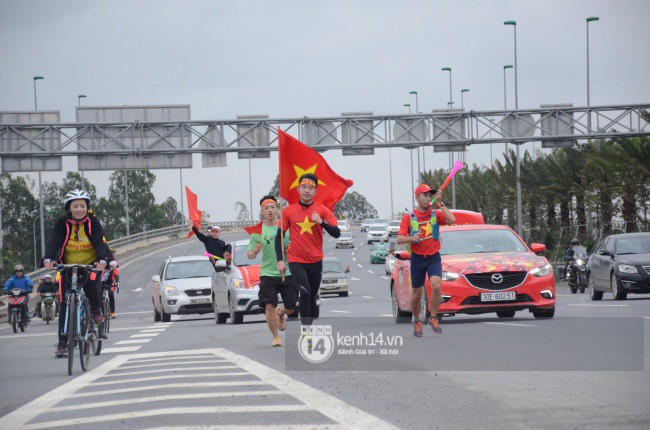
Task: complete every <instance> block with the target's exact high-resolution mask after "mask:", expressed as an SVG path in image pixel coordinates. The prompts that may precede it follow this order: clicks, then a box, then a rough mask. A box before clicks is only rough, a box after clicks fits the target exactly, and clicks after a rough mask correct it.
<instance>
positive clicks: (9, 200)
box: [0, 173, 40, 279]
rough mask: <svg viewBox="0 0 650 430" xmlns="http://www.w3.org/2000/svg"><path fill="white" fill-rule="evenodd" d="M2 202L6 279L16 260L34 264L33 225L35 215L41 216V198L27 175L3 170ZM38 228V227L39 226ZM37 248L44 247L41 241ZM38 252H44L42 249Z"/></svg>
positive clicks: (24, 263)
mask: <svg viewBox="0 0 650 430" xmlns="http://www.w3.org/2000/svg"><path fill="white" fill-rule="evenodd" d="M0 204H1V205H2V234H3V240H2V268H3V269H4V271H3V273H2V277H3V279H4V278H6V277H7V273H11V271H12V270H13V267H14V266H15V265H16V264H22V265H23V266H25V267H33V264H34V263H33V262H34V249H33V248H34V247H33V244H32V242H33V232H32V226H33V225H34V224H33V221H34V219H35V217H37V216H38V210H37V208H38V202H37V200H36V198H35V197H34V195H33V194H32V192H31V190H30V184H29V183H28V182H27V181H26V180H25V178H24V177H22V176H16V177H12V176H11V174H9V173H2V174H0ZM37 222H38V221H37ZM36 228H37V229H38V226H37V227H36ZM37 240H38V237H37ZM37 248H38V249H40V246H38V244H37ZM37 253H39V254H40V251H37Z"/></svg>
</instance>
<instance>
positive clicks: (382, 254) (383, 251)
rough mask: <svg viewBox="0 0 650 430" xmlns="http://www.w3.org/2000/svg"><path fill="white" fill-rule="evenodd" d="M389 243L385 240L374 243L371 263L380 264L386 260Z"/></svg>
mask: <svg viewBox="0 0 650 430" xmlns="http://www.w3.org/2000/svg"><path fill="white" fill-rule="evenodd" d="M388 255H389V254H388V244H387V243H385V242H379V243H375V244H374V245H372V248H370V263H371V264H379V263H383V262H384V261H386V258H388Z"/></svg>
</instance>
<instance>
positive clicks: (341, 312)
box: [330, 311, 350, 314]
mask: <svg viewBox="0 0 650 430" xmlns="http://www.w3.org/2000/svg"><path fill="white" fill-rule="evenodd" d="M330 312H334V313H337V314H349V313H350V311H330Z"/></svg>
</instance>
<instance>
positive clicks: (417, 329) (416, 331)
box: [413, 321, 422, 337]
mask: <svg viewBox="0 0 650 430" xmlns="http://www.w3.org/2000/svg"><path fill="white" fill-rule="evenodd" d="M413 336H415V337H422V321H416V322H414V323H413Z"/></svg>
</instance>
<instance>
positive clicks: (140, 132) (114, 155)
mask: <svg viewBox="0 0 650 430" xmlns="http://www.w3.org/2000/svg"><path fill="white" fill-rule="evenodd" d="M648 110H650V104H638V105H613V106H590V107H572V106H570V105H556V106H550V105H545V106H542V107H541V108H539V109H527V110H525V109H524V110H522V109H520V110H499V111H464V110H442V111H434V112H431V113H424V114H405V115H373V114H371V113H368V112H365V113H349V114H343V115H341V116H336V117H317V118H310V117H303V118H276V119H270V118H268V117H267V116H253V115H251V116H246V117H239V118H238V119H235V120H215V121H167V122H149V121H133V122H101V123H45V122H43V123H38V124H36V123H27V124H26V123H0V157H1V159H2V170H3V171H18V172H24V171H46V170H60V169H61V163H60V157H61V156H77V157H79V169H80V170H117V169H143V168H147V169H159V168H189V167H192V159H191V154H192V153H201V154H204V160H203V166H204V167H224V166H225V165H226V160H225V154H226V153H228V152H237V153H238V154H239V157H240V158H266V157H268V156H269V153H270V151H275V150H277V130H278V128H281V129H282V130H284V131H286V132H288V133H290V134H292V135H294V136H296V137H297V138H298V139H299V140H301V141H303V142H304V143H306V144H307V145H309V146H312V147H314V148H316V149H317V150H319V151H325V150H332V149H342V150H343V154H344V155H368V154H372V153H373V152H374V149H376V148H388V147H405V148H415V147H420V146H430V147H433V150H434V151H436V152H456V151H465V150H467V148H468V147H469V146H472V145H481V144H490V143H512V144H521V143H525V142H531V141H536V142H542V146H544V147H554V146H570V145H573V144H575V143H576V141H579V140H586V139H612V138H625V137H637V136H650V115H649V114H648ZM590 117H591V119H590ZM5 122H6V121H5ZM589 124H592V125H593V128H590V127H589Z"/></svg>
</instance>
